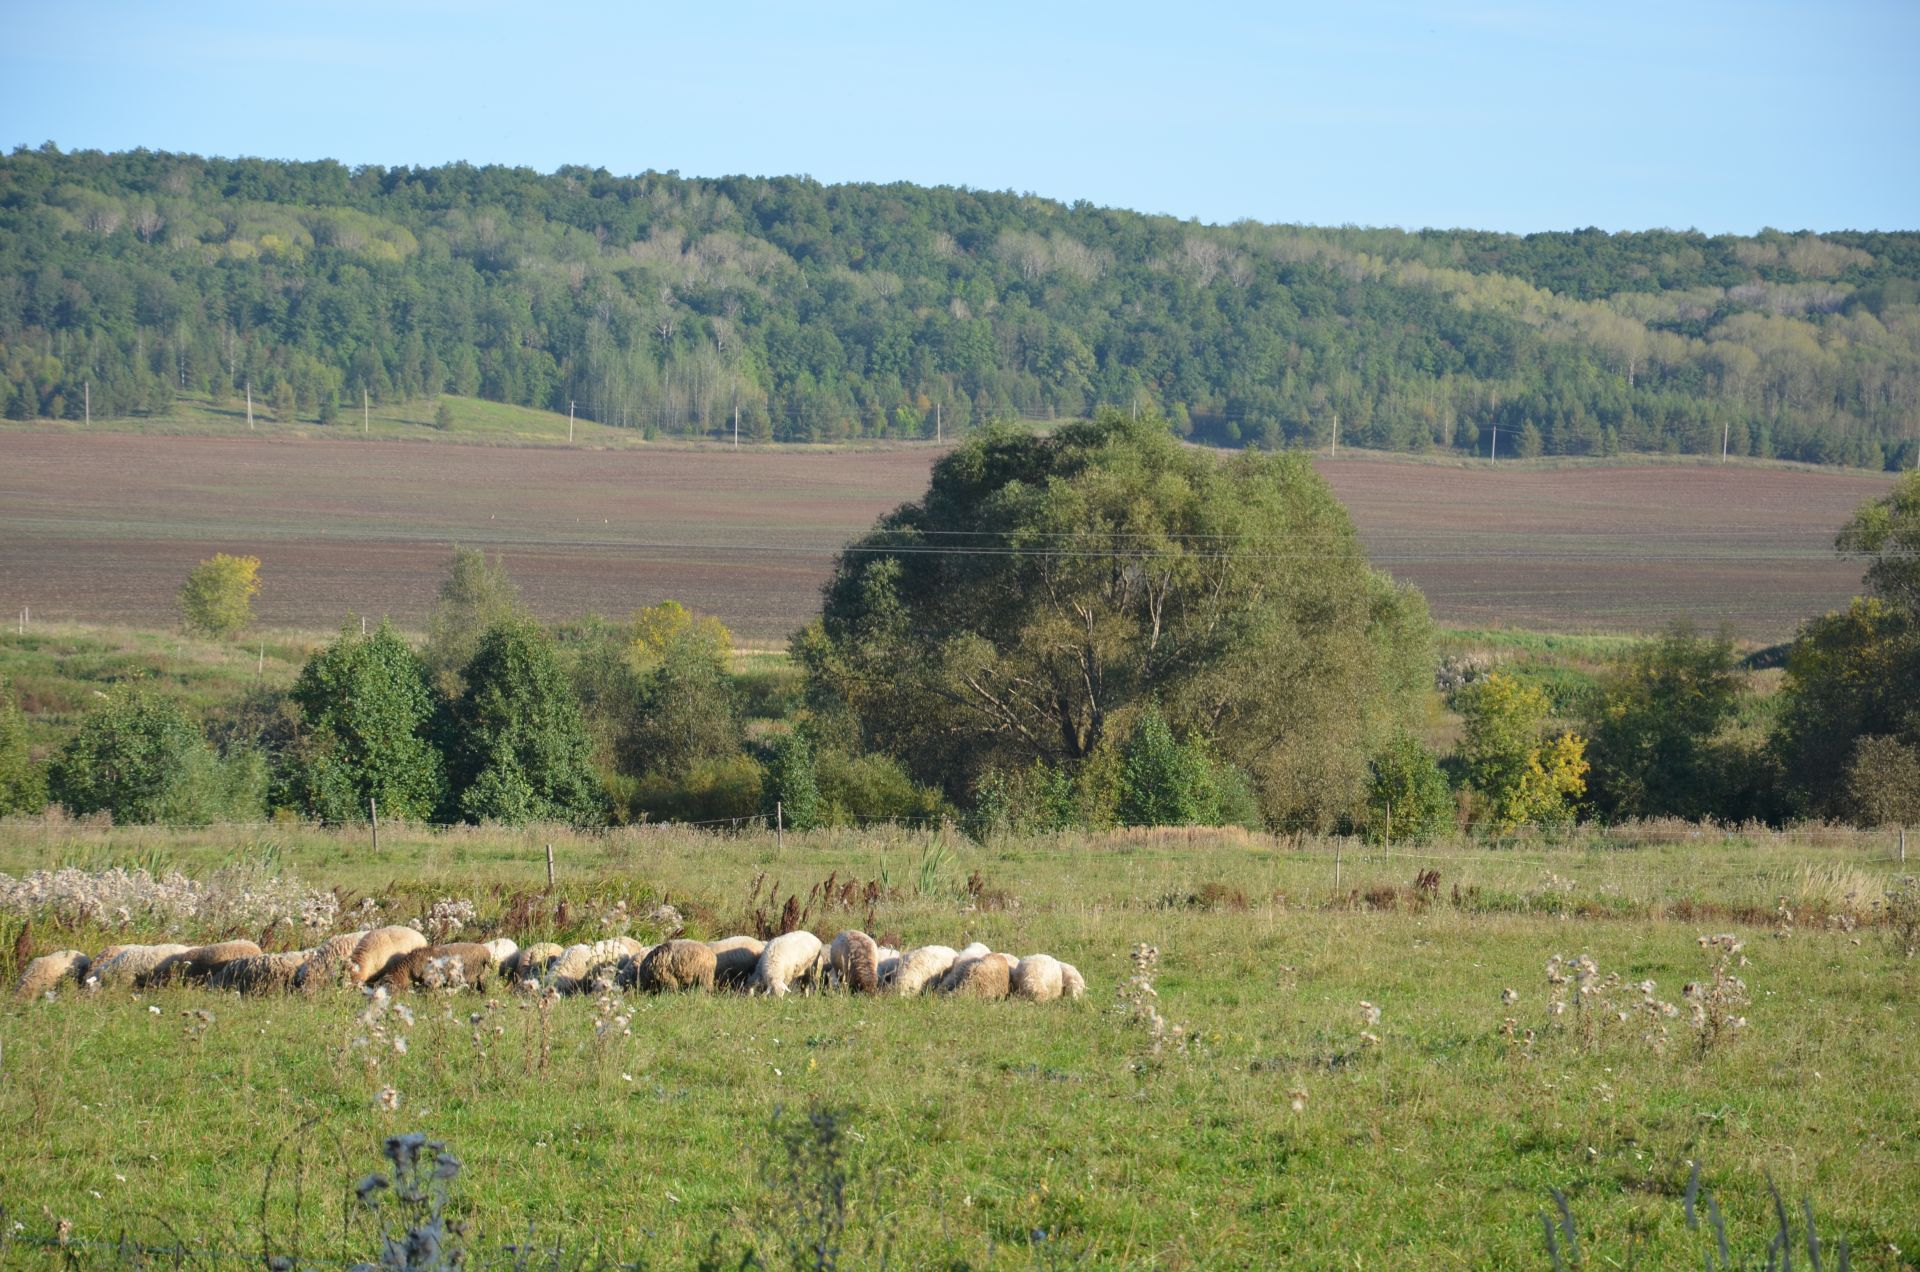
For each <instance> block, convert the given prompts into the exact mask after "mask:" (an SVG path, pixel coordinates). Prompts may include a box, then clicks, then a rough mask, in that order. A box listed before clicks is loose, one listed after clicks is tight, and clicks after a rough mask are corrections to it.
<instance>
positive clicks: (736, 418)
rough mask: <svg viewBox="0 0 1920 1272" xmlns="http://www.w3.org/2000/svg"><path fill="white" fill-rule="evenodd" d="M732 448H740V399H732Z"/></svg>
mask: <svg viewBox="0 0 1920 1272" xmlns="http://www.w3.org/2000/svg"><path fill="white" fill-rule="evenodd" d="M733 449H735V450H739V449H740V399H739V398H735V399H734V400H733Z"/></svg>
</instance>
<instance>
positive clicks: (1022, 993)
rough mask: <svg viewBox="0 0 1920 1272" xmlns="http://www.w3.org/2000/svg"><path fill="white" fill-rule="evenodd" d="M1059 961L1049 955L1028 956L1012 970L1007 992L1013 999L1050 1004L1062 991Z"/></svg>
mask: <svg viewBox="0 0 1920 1272" xmlns="http://www.w3.org/2000/svg"><path fill="white" fill-rule="evenodd" d="M1063 979H1064V978H1063V975H1062V973H1061V970H1060V960H1059V959H1057V958H1055V957H1053V955H1051V954H1029V955H1027V956H1026V957H1025V958H1023V959H1021V960H1020V964H1019V966H1017V967H1015V968H1014V969H1013V978H1012V981H1011V983H1010V984H1009V985H1008V990H1009V992H1010V993H1011V994H1012V996H1013V997H1015V998H1025V999H1027V1000H1029V1001H1031V1002H1036V1003H1050V1002H1052V1001H1053V1000H1054V999H1056V998H1058V997H1060V994H1061V992H1062V989H1063V984H1062V982H1063Z"/></svg>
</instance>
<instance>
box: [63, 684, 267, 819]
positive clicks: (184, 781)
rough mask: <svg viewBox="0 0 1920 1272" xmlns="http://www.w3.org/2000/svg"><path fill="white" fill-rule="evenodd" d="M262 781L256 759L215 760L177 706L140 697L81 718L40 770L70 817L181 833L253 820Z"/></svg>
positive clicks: (137, 693) (123, 698)
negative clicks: (234, 819) (178, 827)
mask: <svg viewBox="0 0 1920 1272" xmlns="http://www.w3.org/2000/svg"><path fill="white" fill-rule="evenodd" d="M265 779H266V769H265V765H264V764H263V763H262V762H261V761H260V760H259V757H258V756H257V755H256V754H254V753H252V752H245V751H243V752H240V753H238V754H236V756H235V758H234V759H233V760H231V761H222V760H220V759H219V758H218V757H217V756H216V755H215V754H214V752H213V749H212V748H211V747H209V746H208V745H207V742H206V739H204V738H202V737H201V736H200V730H199V729H198V728H196V727H195V726H194V724H193V722H192V721H190V720H189V719H187V717H186V715H185V713H183V712H182V711H181V710H180V708H179V707H178V706H176V705H175V704H174V703H172V702H170V701H168V700H167V699H165V698H160V697H156V696H154V695H153V694H150V693H147V692H144V691H142V690H139V689H132V690H128V691H126V692H124V693H122V694H120V695H119V696H118V697H115V698H113V699H111V700H110V701H109V702H108V703H107V704H106V705H105V706H103V707H101V708H99V709H98V710H96V711H94V712H92V713H91V714H90V715H88V716H87V718H86V719H85V720H83V721H82V722H81V724H80V729H79V732H77V733H75V734H74V736H73V737H72V738H70V739H68V741H67V744H66V745H65V746H64V747H62V748H61V749H60V751H59V753H58V754H57V755H56V756H55V757H54V759H53V762H52V763H51V764H50V765H49V766H48V770H47V784H48V789H49V793H50V794H51V795H52V797H53V798H54V800H55V801H56V802H58V803H59V804H61V805H62V806H64V807H65V808H66V809H68V810H69V811H70V812H75V813H96V812H107V813H111V814H112V815H113V818H114V820H115V821H120V822H162V821H163V822H174V823H179V824H187V825H197V824H204V823H206V822H210V821H215V820H219V819H220V818H222V817H231V816H243V817H244V816H255V815H258V813H259V811H260V800H261V798H262V797H263V796H264V793H265Z"/></svg>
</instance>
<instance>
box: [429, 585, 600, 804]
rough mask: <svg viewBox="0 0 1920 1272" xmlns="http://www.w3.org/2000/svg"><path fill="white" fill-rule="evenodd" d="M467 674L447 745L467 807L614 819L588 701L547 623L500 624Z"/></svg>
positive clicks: (512, 620) (460, 800)
mask: <svg viewBox="0 0 1920 1272" xmlns="http://www.w3.org/2000/svg"><path fill="white" fill-rule="evenodd" d="M462 678H463V679H464V680H465V681H466V689H465V691H464V692H463V693H462V694H461V696H460V700H459V701H458V702H457V703H455V704H454V706H453V709H452V712H451V729H452V733H451V737H452V739H453V741H452V745H451V746H450V747H449V755H448V769H449V776H450V778H451V783H450V789H451V791H452V792H453V795H452V798H453V801H454V807H455V811H456V812H457V813H458V815H459V816H461V817H463V818H465V819H467V820H469V821H497V822H505V823H509V824H520V823H524V822H528V821H567V822H574V823H577V824H591V823H596V822H601V821H604V820H605V819H606V814H607V802H606V795H605V792H604V791H602V790H601V788H600V783H599V779H598V778H597V777H595V775H594V772H593V765H592V756H591V748H590V746H589V744H588V740H587V729H586V724H585V722H584V721H583V720H582V719H581V716H580V704H579V703H578V702H577V701H576V700H575V698H574V696H573V689H572V686H571V685H569V684H568V682H567V678H566V676H565V675H563V674H562V673H561V671H560V666H559V663H558V661H557V659H556V658H555V655H554V645H553V638H552V637H551V636H549V635H548V634H547V631H546V629H545V628H543V627H541V626H540V625H539V624H538V623H536V622H534V621H533V620H531V619H528V618H524V617H519V616H514V617H509V618H506V619H503V620H502V621H500V622H498V623H496V624H494V625H493V626H492V627H491V628H489V629H488V630H487V632H486V635H485V636H483V637H482V638H481V641H480V647H479V649H478V650H477V651H476V652H475V654H474V656H473V661H472V662H470V663H468V664H467V666H466V669H465V671H464V674H463V677H462Z"/></svg>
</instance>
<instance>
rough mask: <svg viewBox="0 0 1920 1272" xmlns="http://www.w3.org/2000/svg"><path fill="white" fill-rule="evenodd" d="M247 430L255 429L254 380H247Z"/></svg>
mask: <svg viewBox="0 0 1920 1272" xmlns="http://www.w3.org/2000/svg"><path fill="white" fill-rule="evenodd" d="M247 431H248V432H252V431H253V381H252V380H248V381H247Z"/></svg>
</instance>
